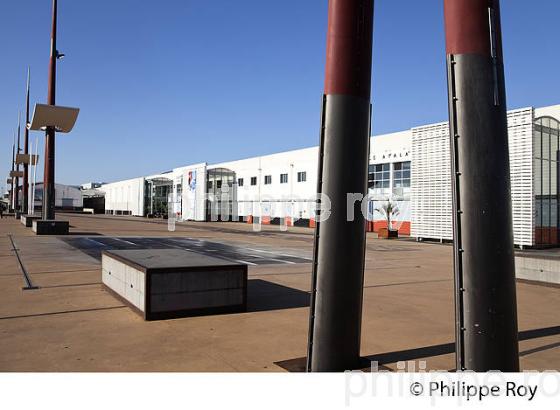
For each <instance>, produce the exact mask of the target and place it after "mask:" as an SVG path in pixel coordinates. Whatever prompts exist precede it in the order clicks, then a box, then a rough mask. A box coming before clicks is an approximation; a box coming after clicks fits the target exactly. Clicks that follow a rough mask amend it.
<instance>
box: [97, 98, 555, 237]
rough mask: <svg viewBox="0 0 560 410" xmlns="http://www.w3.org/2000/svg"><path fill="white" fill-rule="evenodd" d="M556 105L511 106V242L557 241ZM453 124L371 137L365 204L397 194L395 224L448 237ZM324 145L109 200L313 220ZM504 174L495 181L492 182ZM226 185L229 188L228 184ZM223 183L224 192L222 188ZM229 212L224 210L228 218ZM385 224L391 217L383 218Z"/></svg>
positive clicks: (112, 190)
mask: <svg viewBox="0 0 560 410" xmlns="http://www.w3.org/2000/svg"><path fill="white" fill-rule="evenodd" d="M558 119H560V105H559V106H552V107H545V108H538V109H534V108H525V109H520V110H514V111H511V112H509V113H508V121H509V132H510V158H511V176H512V178H511V181H512V205H513V218H514V221H513V222H514V231H515V232H514V234H515V243H516V244H517V245H519V246H534V245H554V244H558V199H557V198H558V178H557V174H558V146H559V144H558V138H559V129H560V126H559V124H560V123H559V121H558ZM449 152H450V151H449V127H448V124H447V123H439V124H432V125H426V126H422V127H416V128H413V129H411V130H407V131H403V132H398V133H393V134H387V135H381V136H376V137H373V138H372V139H371V148H370V167H369V180H370V183H369V186H370V190H369V199H370V204H369V211H370V212H371V214H372V215H373V222H372V223H371V224H370V228H371V229H372V230H377V229H378V228H380V227H383V226H384V224H385V223H384V222H383V217H382V215H380V214H379V213H378V212H376V211H375V209H376V208H378V207H379V206H380V205H381V204H382V203H383V202H386V201H387V200H391V201H392V202H393V203H394V204H396V205H397V207H398V209H399V215H398V216H397V217H396V218H395V227H396V228H398V229H399V230H400V232H401V233H403V234H411V235H412V236H413V237H415V238H418V239H436V240H451V239H452V235H453V233H452V223H451V198H452V196H451V171H450V156H449V155H450V154H449ZM317 170H318V148H317V147H313V148H306V149H300V150H295V151H289V152H282V153H278V154H272V155H265V156H261V157H254V158H248V159H244V160H238V161H232V162H225V163H221V164H215V165H208V164H206V163H200V164H195V165H191V166H185V167H181V168H176V169H174V170H172V171H169V172H166V173H162V174H158V175H152V176H147V177H140V178H135V179H131V180H126V181H120V182H115V183H110V184H104V185H103V186H102V187H101V189H102V190H103V191H105V208H106V211H107V213H111V214H116V215H135V216H160V215H168V214H169V213H173V214H175V215H176V216H177V217H178V218H179V219H183V220H195V221H205V220H210V219H211V218H212V216H213V215H214V218H216V217H218V216H222V215H234V219H236V216H239V218H244V219H245V220H248V221H249V222H251V221H253V220H255V219H261V221H262V223H264V224H267V223H279V220H280V218H286V222H287V224H289V225H291V224H295V225H297V224H302V225H311V226H313V218H314V212H315V197H316V191H317ZM496 183H499V181H496ZM226 187H227V189H226ZM226 191H227V192H226ZM224 219H225V218H224ZM385 225H386V224H385Z"/></svg>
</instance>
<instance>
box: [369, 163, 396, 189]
mask: <svg viewBox="0 0 560 410" xmlns="http://www.w3.org/2000/svg"><path fill="white" fill-rule="evenodd" d="M368 185H369V187H370V188H373V189H375V190H384V189H388V188H390V185H391V164H376V165H370V166H369V184H368Z"/></svg>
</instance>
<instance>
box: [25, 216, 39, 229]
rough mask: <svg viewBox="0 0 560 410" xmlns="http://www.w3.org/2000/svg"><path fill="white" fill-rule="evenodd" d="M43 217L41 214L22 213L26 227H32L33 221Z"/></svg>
mask: <svg viewBox="0 0 560 410" xmlns="http://www.w3.org/2000/svg"><path fill="white" fill-rule="evenodd" d="M39 219H41V216H40V215H22V216H21V224H22V225H23V226H25V227H26V228H31V227H32V226H33V221H37V220H39Z"/></svg>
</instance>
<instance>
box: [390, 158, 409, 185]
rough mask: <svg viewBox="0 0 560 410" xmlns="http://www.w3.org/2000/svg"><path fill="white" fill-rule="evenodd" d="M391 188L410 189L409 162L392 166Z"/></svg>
mask: <svg viewBox="0 0 560 410" xmlns="http://www.w3.org/2000/svg"><path fill="white" fill-rule="evenodd" d="M393 188H410V161H408V162H397V163H395V164H394V165H393Z"/></svg>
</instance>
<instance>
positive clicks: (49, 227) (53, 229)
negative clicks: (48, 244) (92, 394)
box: [32, 219, 70, 235]
mask: <svg viewBox="0 0 560 410" xmlns="http://www.w3.org/2000/svg"><path fill="white" fill-rule="evenodd" d="M32 229H33V232H35V233H36V234H37V235H68V232H69V230H70V223H69V222H68V221H55V220H44V219H40V220H35V221H33V225H32Z"/></svg>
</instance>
